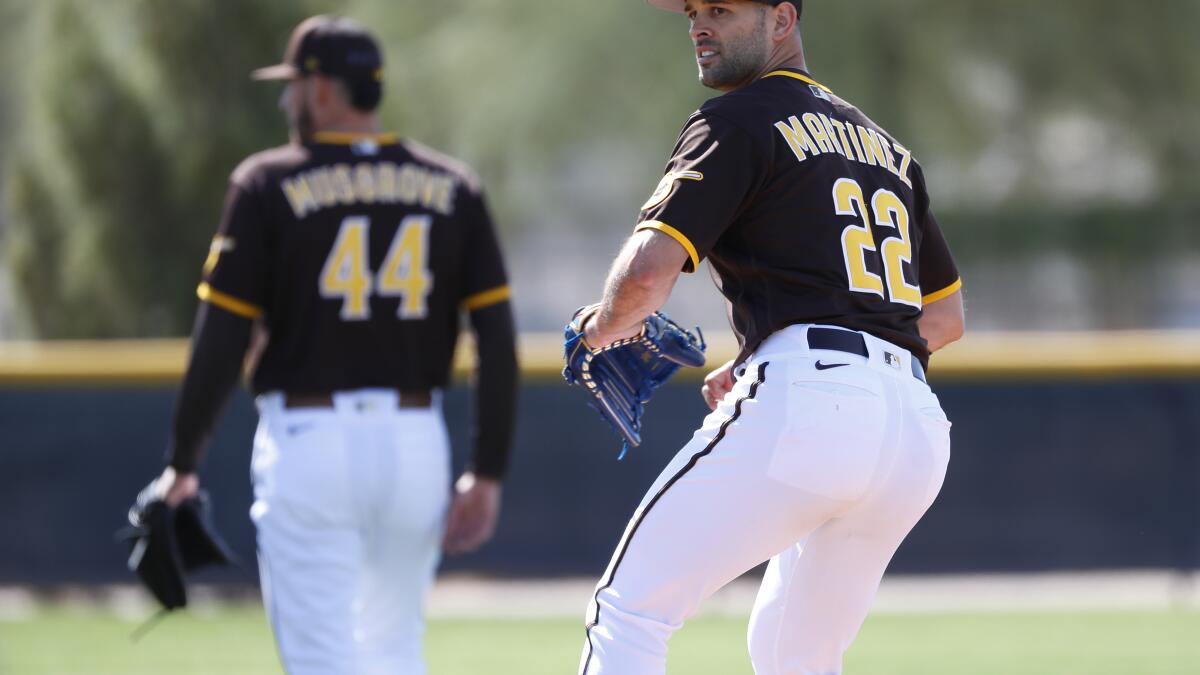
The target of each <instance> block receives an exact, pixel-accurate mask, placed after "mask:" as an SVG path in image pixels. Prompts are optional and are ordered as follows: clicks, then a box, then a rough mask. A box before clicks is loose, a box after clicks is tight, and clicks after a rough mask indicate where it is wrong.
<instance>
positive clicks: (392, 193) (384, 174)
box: [375, 162, 396, 204]
mask: <svg viewBox="0 0 1200 675" xmlns="http://www.w3.org/2000/svg"><path fill="white" fill-rule="evenodd" d="M378 167H379V172H378V173H377V174H376V175H375V195H376V198H377V199H378V200H379V201H381V202H384V203H388V204H390V203H393V202H395V201H396V165H395V164H393V163H391V162H380V163H379V165H378Z"/></svg>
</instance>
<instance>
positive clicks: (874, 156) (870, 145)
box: [858, 127, 887, 167]
mask: <svg viewBox="0 0 1200 675" xmlns="http://www.w3.org/2000/svg"><path fill="white" fill-rule="evenodd" d="M858 137H859V138H860V139H861V140H862V144H863V148H864V149H865V150H866V152H865V153H864V154H865V155H866V156H867V164H870V165H871V166H882V167H886V166H887V155H885V154H884V152H883V147H882V146H881V145H879V134H877V133H875V130H874V129H867V128H866V127H859V128H858Z"/></svg>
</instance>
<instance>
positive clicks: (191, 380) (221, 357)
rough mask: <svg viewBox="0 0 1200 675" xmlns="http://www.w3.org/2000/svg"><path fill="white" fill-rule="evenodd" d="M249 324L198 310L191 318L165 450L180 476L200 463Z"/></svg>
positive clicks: (233, 382)
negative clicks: (189, 344) (193, 321)
mask: <svg viewBox="0 0 1200 675" xmlns="http://www.w3.org/2000/svg"><path fill="white" fill-rule="evenodd" d="M251 326H252V322H251V321H250V320H249V319H245V318H243V317H240V316H235V315H233V314H230V313H229V312H226V311H224V310H222V309H217V308H214V307H212V306H210V305H207V304H202V305H201V306H200V310H199V311H198V312H197V313H196V326H195V329H194V331H193V337H192V355H191V358H190V360H189V363H188V368H187V373H186V374H185V375H184V378H183V387H182V388H181V389H180V392H179V401H178V402H177V403H176V406H175V423H174V427H173V431H172V435H171V442H170V444H169V446H168V448H167V464H168V465H170V466H172V467H174V468H175V470H176V471H178V472H180V473H191V472H194V471H195V470H196V469H197V467H198V466H199V464H200V461H201V460H202V459H203V453H204V449H205V446H206V445H207V444H208V439H209V436H210V435H211V434H212V429H213V426H214V425H215V423H216V420H217V417H218V416H219V415H220V413H221V410H222V409H223V408H224V407H225V403H226V401H228V400H229V395H230V394H231V393H232V392H233V389H234V387H235V386H237V381H238V376H239V374H240V373H241V369H242V360H243V358H244V357H245V355H246V347H247V345H248V344H249V343H250V328H251Z"/></svg>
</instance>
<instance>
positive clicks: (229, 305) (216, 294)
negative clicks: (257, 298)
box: [196, 281, 263, 319]
mask: <svg viewBox="0 0 1200 675" xmlns="http://www.w3.org/2000/svg"><path fill="white" fill-rule="evenodd" d="M196 295H197V296H198V297H199V298H200V299H201V300H203V301H205V302H207V303H209V304H211V305H216V306H217V307H220V308H221V309H223V310H225V311H227V312H232V313H233V314H237V315H238V316H244V317H246V318H247V319H257V318H258V317H260V316H262V313H263V311H262V308H261V307H259V306H258V305H252V304H250V303H248V302H246V301H245V300H238V299H237V298H235V297H233V296H232V295H226V294H224V293H222V292H221V291H218V290H217V289H215V288H213V287H212V286H209V285H208V282H207V281H204V282H201V284H200V285H199V286H197V287H196Z"/></svg>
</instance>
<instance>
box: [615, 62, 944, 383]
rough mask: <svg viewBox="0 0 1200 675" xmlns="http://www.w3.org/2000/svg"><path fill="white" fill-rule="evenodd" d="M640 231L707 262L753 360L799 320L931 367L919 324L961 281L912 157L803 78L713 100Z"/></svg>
mask: <svg viewBox="0 0 1200 675" xmlns="http://www.w3.org/2000/svg"><path fill="white" fill-rule="evenodd" d="M636 229H639V230H641V229H655V230H659V231H660V232H663V233H664V234H667V235H669V236H671V237H673V238H674V239H675V240H677V241H678V242H679V243H680V244H681V245H682V246H683V247H684V249H686V250H687V252H688V261H687V263H686V264H685V266H684V269H685V271H694V270H695V269H696V268H697V267H698V266H699V265H700V261H701V260H703V259H705V258H707V259H708V260H709V261H710V263H711V265H712V268H713V269H714V270H715V272H716V276H717V279H718V284H719V285H720V288H721V292H722V294H723V295H724V296H725V298H726V299H727V300H728V302H729V305H730V309H731V315H732V316H731V321H732V324H733V328H734V331H735V333H736V334H737V336H738V341H739V344H740V346H741V353H740V354H739V357H738V361H739V362H740V361H742V360H744V359H745V358H746V357H747V356H748V355H749V354H750V353H751V352H753V351H754V349H755V348H757V346H758V345H759V344H760V343H761V342H762V341H763V339H765V338H766V337H767V336H768V335H770V334H771V333H773V332H775V331H777V330H779V329H781V328H784V327H786V326H789V325H792V324H798V323H816V324H828V325H835V326H842V327H845V328H850V329H853V330H860V331H864V332H867V333H870V334H872V335H874V336H876V337H878V338H881V339H883V340H887V341H889V342H892V343H894V344H896V345H899V346H900V347H903V348H905V349H908V350H909V351H911V352H912V353H913V354H914V355H915V356H917V357H918V358H919V359H920V360H921V361H922V362H923V363H927V362H928V359H929V350H928V348H927V347H926V344H925V340H923V339H922V338H921V336H920V334H919V333H918V332H917V319H918V318H919V317H920V316H921V307H922V306H923V304H925V303H929V302H933V301H935V300H939V299H941V298H944V297H946V296H948V295H951V294H952V293H954V292H955V291H956V290H958V288H959V287H960V286H961V281H960V279H959V275H958V271H957V269H956V267H955V264H954V259H953V258H952V256H951V255H950V250H949V248H948V247H947V245H946V241H945V238H944V237H943V236H942V233H941V230H940V229H939V228H938V224H937V220H936V219H935V218H934V216H933V212H932V211H931V210H930V206H929V194H928V192H927V190H926V188H925V177H924V175H923V174H922V172H921V167H920V165H919V164H918V163H917V161H916V160H915V159H914V158H913V155H912V153H911V152H910V151H909V150H908V149H907V148H905V147H904V146H903V145H901V144H900V143H899V142H897V141H896V140H895V139H894V138H892V136H890V135H889V134H888V133H887V132H886V131H884V130H883V129H882V128H881V127H880V126H879V125H877V124H875V123H874V122H872V121H871V120H870V119H868V118H867V116H866V115H864V114H863V113H862V112H860V111H859V110H858V109H857V108H855V107H854V106H853V105H851V104H849V103H847V102H846V101H844V100H842V99H841V98H838V97H837V96H836V95H834V94H833V93H832V92H831V91H830V90H829V88H828V87H826V86H824V85H822V84H820V83H818V82H816V81H815V80H813V79H812V78H811V77H810V76H809V75H808V74H807V73H805V72H804V71H801V70H797V69H784V70H776V71H773V72H771V73H768V74H767V75H766V76H764V77H763V78H761V79H759V80H758V81H756V82H754V83H752V84H750V85H748V86H746V87H743V88H741V89H738V90H736V91H734V92H731V93H727V94H725V95H723V96H719V97H717V98H714V99H711V100H709V101H708V102H706V103H705V104H704V105H703V106H701V107H700V109H699V110H698V111H696V112H695V113H694V114H693V115H692V116H691V117H690V118H689V119H688V121H687V123H686V124H685V125H684V127H683V131H682V132H681V133H680V135H679V140H678V142H677V143H676V145H675V150H674V152H673V153H672V156H671V159H670V161H669V162H668V163H667V169H666V175H665V176H663V178H662V181H661V182H660V183H659V185H658V188H657V189H656V190H655V191H654V193H653V194H652V195H651V196H650V199H649V200H648V201H647V202H646V203H645V204H644V205H643V206H642V210H641V215H640V218H639V222H638V225H637V228H636Z"/></svg>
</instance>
